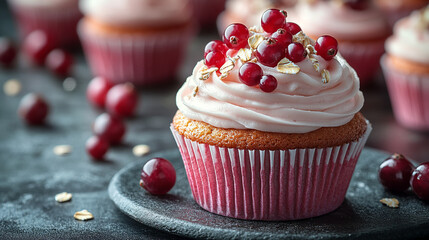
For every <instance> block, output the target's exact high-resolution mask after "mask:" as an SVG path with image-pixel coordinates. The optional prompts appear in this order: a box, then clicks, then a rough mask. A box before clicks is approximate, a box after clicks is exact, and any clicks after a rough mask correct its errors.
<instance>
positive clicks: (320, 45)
mask: <svg viewBox="0 0 429 240" xmlns="http://www.w3.org/2000/svg"><path fill="white" fill-rule="evenodd" d="M314 49H316V51H317V55H319V56H321V57H322V58H324V59H325V60H327V61H329V60H331V59H332V58H334V57H335V55H337V52H338V42H337V39H335V38H334V37H331V36H329V35H324V36H321V37H319V38H318V39H317V41H316V45H315V46H314Z"/></svg>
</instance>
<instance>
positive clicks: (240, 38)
mask: <svg viewBox="0 0 429 240" xmlns="http://www.w3.org/2000/svg"><path fill="white" fill-rule="evenodd" d="M248 38H249V30H248V29H247V27H246V26H244V25H243V24H241V23H233V24H231V25H229V26H228V27H227V28H226V29H225V32H224V33H223V36H222V39H223V42H224V43H225V44H226V46H227V47H228V48H232V49H240V48H244V47H246V46H247V39H248Z"/></svg>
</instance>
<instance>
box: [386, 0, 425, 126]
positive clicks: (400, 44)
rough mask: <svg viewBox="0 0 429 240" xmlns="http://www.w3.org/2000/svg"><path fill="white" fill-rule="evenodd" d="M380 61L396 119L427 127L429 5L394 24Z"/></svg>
mask: <svg viewBox="0 0 429 240" xmlns="http://www.w3.org/2000/svg"><path fill="white" fill-rule="evenodd" d="M381 62H382V67H383V71H384V76H385V79H386V83H387V87H388V90H389V95H390V100H391V103H392V108H393V112H394V114H395V117H396V120H397V121H398V122H399V123H401V124H402V125H404V126H406V127H409V128H412V129H417V130H429V5H428V6H427V7H426V8H425V9H422V10H420V11H415V12H413V13H412V14H411V15H410V16H409V17H406V18H403V19H401V20H399V21H398V22H397V23H396V24H395V28H394V34H393V36H391V37H390V38H389V39H388V40H387V41H386V54H385V55H384V56H383V58H382V60H381Z"/></svg>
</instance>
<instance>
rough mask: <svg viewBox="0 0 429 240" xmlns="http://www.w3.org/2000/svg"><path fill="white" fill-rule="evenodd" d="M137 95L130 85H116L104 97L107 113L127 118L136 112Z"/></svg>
mask: <svg viewBox="0 0 429 240" xmlns="http://www.w3.org/2000/svg"><path fill="white" fill-rule="evenodd" d="M137 104H138V94H137V92H136V90H135V88H134V86H133V85H132V84H130V83H123V84H118V85H116V86H114V87H112V88H111V89H110V90H109V91H108V92H107V96H106V109H107V111H108V112H110V113H112V114H114V115H117V116H123V117H128V116H132V115H133V114H134V112H135V111H136V108H137Z"/></svg>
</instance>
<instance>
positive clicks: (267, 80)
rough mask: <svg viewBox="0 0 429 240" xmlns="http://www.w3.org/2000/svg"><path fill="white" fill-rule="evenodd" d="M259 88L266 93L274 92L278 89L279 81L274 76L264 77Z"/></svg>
mask: <svg viewBox="0 0 429 240" xmlns="http://www.w3.org/2000/svg"><path fill="white" fill-rule="evenodd" d="M259 88H260V89H261V90H262V91H264V92H272V91H274V90H276V88H277V79H276V78H275V77H274V76H272V75H264V76H262V78H261V81H260V82H259Z"/></svg>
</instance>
